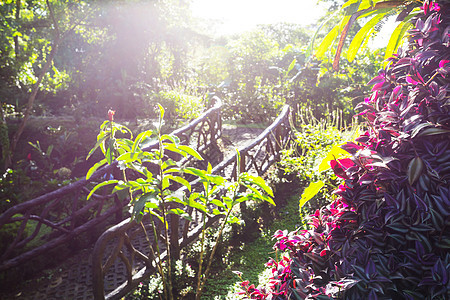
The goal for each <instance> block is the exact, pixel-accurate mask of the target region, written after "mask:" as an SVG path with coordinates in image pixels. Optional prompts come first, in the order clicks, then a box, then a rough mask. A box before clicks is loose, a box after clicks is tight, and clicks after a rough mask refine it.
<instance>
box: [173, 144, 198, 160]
mask: <svg viewBox="0 0 450 300" xmlns="http://www.w3.org/2000/svg"><path fill="white" fill-rule="evenodd" d="M178 149H180V150H182V151H184V152H186V153H187V154H189V155H190V156H193V157H195V158H197V159H198V160H203V157H202V156H201V155H200V153H198V152H197V151H196V150H195V149H193V148H192V147H189V146H186V145H178Z"/></svg>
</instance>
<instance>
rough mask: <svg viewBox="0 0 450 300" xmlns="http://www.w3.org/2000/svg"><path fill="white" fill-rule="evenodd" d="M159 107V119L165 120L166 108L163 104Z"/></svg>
mask: <svg viewBox="0 0 450 300" xmlns="http://www.w3.org/2000/svg"><path fill="white" fill-rule="evenodd" d="M158 107H159V119H160V120H163V119H164V112H165V111H164V107H162V105H161V104H159V103H158Z"/></svg>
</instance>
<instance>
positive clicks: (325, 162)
mask: <svg viewBox="0 0 450 300" xmlns="http://www.w3.org/2000/svg"><path fill="white" fill-rule="evenodd" d="M349 157H352V156H351V154H350V153H348V152H347V151H345V150H344V149H342V148H341V145H340V144H339V145H334V146H333V147H332V148H331V150H330V151H329V152H328V153H327V156H326V157H325V158H324V159H322V161H321V162H320V165H319V172H320V173H321V172H323V171H326V170H328V169H330V168H331V166H330V161H332V160H336V159H339V158H349Z"/></svg>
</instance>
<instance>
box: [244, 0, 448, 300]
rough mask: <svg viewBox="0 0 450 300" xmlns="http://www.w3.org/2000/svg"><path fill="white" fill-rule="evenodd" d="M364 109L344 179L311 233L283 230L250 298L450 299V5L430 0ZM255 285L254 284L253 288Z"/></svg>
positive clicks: (340, 165)
mask: <svg viewBox="0 0 450 300" xmlns="http://www.w3.org/2000/svg"><path fill="white" fill-rule="evenodd" d="M411 21H412V22H413V24H415V27H414V29H412V30H410V32H409V33H410V35H409V48H408V50H399V52H398V54H397V55H395V56H394V57H392V58H390V59H389V60H388V65H387V67H386V68H385V69H383V70H380V71H379V74H378V76H377V77H375V78H374V79H372V80H371V81H370V82H369V84H371V85H373V89H372V91H373V93H372V95H371V96H370V97H369V98H367V99H365V101H364V102H363V103H361V104H359V105H358V107H357V108H359V109H362V112H361V115H362V116H363V117H364V118H366V120H367V128H368V129H367V131H366V132H365V133H364V134H362V135H361V136H360V137H358V138H357V139H356V141H355V142H349V143H347V144H346V145H344V146H343V149H345V150H346V151H348V152H349V153H351V154H352V156H353V157H352V158H351V159H345V160H337V161H334V162H332V167H333V170H334V171H335V173H336V175H338V176H340V177H342V178H344V179H345V184H344V185H342V186H340V187H339V189H338V190H337V191H335V193H336V194H337V195H338V196H339V197H338V199H337V200H336V201H335V202H334V203H332V204H330V205H329V206H327V207H323V208H321V209H319V210H317V211H316V213H315V214H314V215H312V216H310V225H311V226H310V229H309V230H303V231H295V232H291V233H288V232H283V231H278V232H277V233H276V234H275V238H276V239H277V242H276V244H275V247H276V248H277V249H279V250H281V251H288V253H289V256H285V257H283V258H282V259H281V260H280V261H275V260H273V259H272V260H271V261H270V262H269V263H268V264H267V266H268V267H271V268H272V278H271V280H270V282H269V283H268V287H265V288H255V287H254V286H253V285H250V284H248V283H247V284H245V285H243V289H244V290H245V293H243V294H245V295H246V297H248V298H253V299H450V283H449V282H450V281H449V279H450V251H449V249H450V147H449V145H450V124H449V123H450V114H449V108H450V3H449V2H447V1H438V2H437V3H433V2H432V1H425V4H424V5H423V7H422V13H421V14H420V15H418V16H417V17H415V18H413V19H411ZM249 287H251V288H249Z"/></svg>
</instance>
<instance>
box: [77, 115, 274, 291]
mask: <svg viewBox="0 0 450 300" xmlns="http://www.w3.org/2000/svg"><path fill="white" fill-rule="evenodd" d="M159 110H160V116H159V121H158V122H157V123H156V130H148V131H145V132H142V133H140V134H139V135H138V136H137V137H136V138H135V139H134V140H133V139H132V138H133V136H132V134H131V131H130V130H129V129H128V128H127V127H125V126H123V125H120V124H118V123H116V122H115V121H114V114H115V111H112V110H110V111H109V112H108V117H109V120H106V121H104V122H103V124H102V125H101V126H100V132H99V134H98V136H97V143H96V145H95V146H94V147H93V148H92V150H91V151H90V152H89V154H88V158H89V156H91V155H92V154H93V153H94V152H95V151H96V149H98V148H100V149H101V151H102V153H103V155H104V156H105V158H104V159H102V160H101V161H99V162H98V163H96V164H95V165H94V166H93V167H92V168H91V169H90V170H89V171H88V173H87V175H86V178H87V179H89V178H90V176H91V175H92V174H93V173H94V172H95V171H96V170H97V169H98V168H100V167H102V166H104V165H105V164H112V163H113V162H114V161H117V162H118V168H119V169H120V170H121V171H122V178H121V179H115V178H113V179H109V180H105V181H103V182H100V183H98V184H97V185H96V186H95V187H94V188H93V189H92V190H91V192H90V193H89V195H88V200H89V198H90V197H91V196H92V195H93V194H94V192H95V191H97V190H98V189H100V188H103V187H106V186H109V185H114V188H113V189H112V193H117V194H118V195H119V197H129V199H130V205H129V209H130V213H131V221H133V220H137V221H138V222H139V223H140V224H141V226H142V229H143V230H144V232H145V234H146V238H147V240H148V241H149V248H150V249H149V250H150V253H151V256H152V258H153V259H154V263H155V268H156V270H157V271H158V274H159V276H160V278H161V281H162V292H163V296H164V297H165V298H166V299H174V297H176V294H175V293H174V288H173V286H174V280H176V277H175V269H174V268H175V262H174V259H173V258H172V255H173V252H172V250H171V240H172V239H173V237H170V234H169V222H170V221H169V216H170V215H178V216H180V217H183V218H186V219H188V220H189V221H194V220H193V219H192V217H191V215H189V214H188V213H187V212H186V208H187V207H192V208H193V209H196V210H199V211H200V212H201V215H202V218H201V220H197V221H199V222H200V223H201V224H202V233H201V238H200V239H201V240H200V245H201V246H200V255H199V259H198V265H199V270H198V273H197V278H198V280H197V285H196V296H195V298H196V299H200V297H201V295H202V289H203V286H204V284H205V282H206V280H207V278H208V274H209V272H210V269H211V263H212V261H213V259H214V254H215V251H216V249H217V246H218V245H219V244H220V239H221V237H222V233H223V230H224V228H225V225H227V224H233V223H239V222H240V221H241V220H240V219H239V218H238V217H236V212H237V211H236V209H237V207H238V206H239V204H240V203H242V202H245V201H250V200H254V201H267V202H269V203H271V204H273V205H275V203H274V202H273V200H272V199H271V197H273V192H272V190H271V188H270V187H269V186H268V185H267V184H266V183H265V181H264V180H263V179H262V178H261V177H259V176H253V175H251V174H249V173H246V172H242V173H241V172H239V170H238V171H237V172H238V174H237V176H236V180H235V181H234V182H229V181H228V180H227V179H225V178H224V177H222V176H220V175H214V174H211V171H212V166H211V164H208V168H207V170H201V169H198V168H194V167H189V166H185V165H181V162H183V160H177V159H173V158H171V157H173V155H174V154H175V155H180V156H181V157H186V156H192V157H194V158H197V159H200V160H202V157H201V155H200V154H199V153H198V152H197V151H196V150H194V149H193V148H192V147H190V146H188V145H183V144H181V143H180V140H179V138H178V137H177V136H175V135H172V134H162V133H161V129H162V126H163V118H164V108H163V107H162V106H159ZM119 134H125V135H131V137H130V139H128V138H124V137H118V136H119ZM153 141H156V142H157V143H158V146H157V148H156V149H145V145H148V144H149V143H151V142H153ZM239 162H240V156H239V152H238V153H237V165H238V166H239ZM186 175H194V176H195V177H197V178H198V181H199V183H201V185H202V187H203V191H201V192H198V191H196V190H194V189H193V187H192V186H191V183H190V182H188V181H187V180H186V178H185V177H186ZM191 182H192V181H191ZM177 184H178V185H181V186H183V187H184V189H179V187H178V189H177ZM186 192H187V193H186ZM144 214H148V215H150V216H151V217H150V221H151V225H152V226H151V227H152V230H153V233H152V234H153V238H154V240H155V241H158V240H159V238H158V232H157V226H156V222H161V223H162V224H163V228H164V229H163V231H164V238H163V246H160V245H159V243H156V244H155V247H153V246H152V244H151V243H150V239H151V238H150V236H149V234H148V233H147V232H146V230H145V226H144V225H143V223H142V218H143V215H144ZM214 216H218V217H219V219H221V220H220V221H218V222H219V226H218V228H219V231H218V233H217V236H216V237H215V241H214V246H213V248H212V251H211V253H210V255H209V258H208V259H206V258H205V254H206V251H205V235H206V233H207V229H208V228H207V221H208V218H212V217H214ZM175 238H178V237H175ZM163 252H165V255H164V254H163ZM204 266H205V269H204V270H203V267H204Z"/></svg>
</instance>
